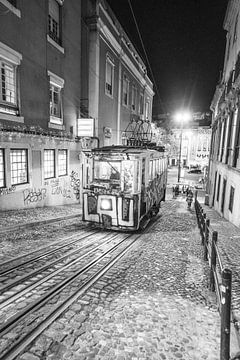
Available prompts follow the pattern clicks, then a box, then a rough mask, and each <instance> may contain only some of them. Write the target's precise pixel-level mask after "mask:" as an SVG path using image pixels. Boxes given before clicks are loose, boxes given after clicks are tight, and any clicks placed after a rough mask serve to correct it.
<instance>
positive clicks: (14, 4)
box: [8, 0, 17, 7]
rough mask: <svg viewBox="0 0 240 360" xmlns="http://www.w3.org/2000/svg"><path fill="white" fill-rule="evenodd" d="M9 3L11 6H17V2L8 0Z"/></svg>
mask: <svg viewBox="0 0 240 360" xmlns="http://www.w3.org/2000/svg"><path fill="white" fill-rule="evenodd" d="M8 2H10V4H12V5H13V6H15V7H16V6H17V0H8Z"/></svg>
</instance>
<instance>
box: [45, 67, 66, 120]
mask: <svg viewBox="0 0 240 360" xmlns="http://www.w3.org/2000/svg"><path fill="white" fill-rule="evenodd" d="M48 75H49V77H50V84H49V91H50V93H49V96H50V97H49V104H50V122H51V123H53V124H57V125H62V123H63V119H62V118H63V115H62V88H63V86H64V80H63V79H62V78H60V77H59V76H57V75H55V74H53V73H52V72H50V71H48Z"/></svg>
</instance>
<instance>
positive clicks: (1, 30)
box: [0, 0, 154, 210]
mask: <svg viewBox="0 0 240 360" xmlns="http://www.w3.org/2000/svg"><path fill="white" fill-rule="evenodd" d="M0 13H1V21H0V67H1V78H0V210H5V209H17V208H29V207H36V206H49V205H52V206H53V205H63V204H69V203H80V201H81V188H82V186H83V185H84V183H85V179H86V177H87V173H88V172H87V164H86V161H85V160H86V159H85V158H84V155H83V152H82V150H86V149H91V148H92V147H95V146H97V145H98V144H100V145H107V144H119V143H121V140H122V134H123V132H124V129H125V128H126V126H127V123H128V122H129V121H130V120H131V119H132V118H133V117H135V118H136V119H140V118H141V119H148V120H149V121H151V111H152V98H153V94H154V93H153V90H152V83H151V81H150V80H149V78H148V77H147V72H146V67H145V65H144V63H143V61H142V60H141V58H140V56H139V54H138V53H137V51H136V50H135V48H134V46H133V44H132V43H131V41H130V40H129V39H128V37H127V35H126V34H125V32H124V30H123V29H122V27H121V25H120V24H119V22H118V21H117V19H116V17H115V16H114V14H113V13H112V11H111V9H110V8H109V7H108V5H107V3H106V2H105V1H104V0H100V1H97V0H84V1H81V0H72V1H64V0H41V1H39V0H31V1H19V0H14V1H13V0H11V1H10V0H0Z"/></svg>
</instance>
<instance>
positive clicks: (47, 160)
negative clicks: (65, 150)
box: [44, 149, 55, 179]
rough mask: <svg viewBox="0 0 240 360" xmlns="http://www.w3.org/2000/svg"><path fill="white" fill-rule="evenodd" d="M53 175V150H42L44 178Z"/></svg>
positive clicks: (52, 176) (49, 177)
mask: <svg viewBox="0 0 240 360" xmlns="http://www.w3.org/2000/svg"><path fill="white" fill-rule="evenodd" d="M54 177H55V151H54V150H52V149H51V150H44V179H51V178H54Z"/></svg>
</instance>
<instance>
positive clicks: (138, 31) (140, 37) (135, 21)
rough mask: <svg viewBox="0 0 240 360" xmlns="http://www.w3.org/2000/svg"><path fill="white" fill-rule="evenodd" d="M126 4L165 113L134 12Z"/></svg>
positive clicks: (129, 2) (130, 5)
mask: <svg viewBox="0 0 240 360" xmlns="http://www.w3.org/2000/svg"><path fill="white" fill-rule="evenodd" d="M128 4H129V7H130V10H131V13H132V16H133V20H134V23H135V26H136V29H137V33H138V36H139V39H140V42H141V45H142V49H143V52H144V55H145V58H146V61H147V64H148V67H149V70H150V73H151V76H152V79H153V83H154V86H155V88H156V92H157V96H158V98H159V101H160V104H161V107H162V109H163V111H164V113H167V111H166V108H165V105H164V103H163V101H162V99H161V96H160V93H159V89H158V86H157V83H156V81H155V77H154V74H153V71H152V67H151V64H150V62H149V59H148V56H147V52H146V49H145V46H144V42H143V39H142V35H141V33H140V29H139V26H138V23H137V19H136V16H135V14H134V11H133V7H132V4H131V0H128Z"/></svg>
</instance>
